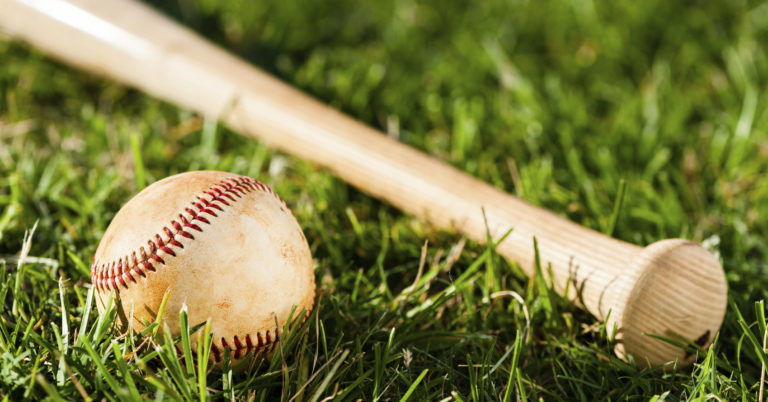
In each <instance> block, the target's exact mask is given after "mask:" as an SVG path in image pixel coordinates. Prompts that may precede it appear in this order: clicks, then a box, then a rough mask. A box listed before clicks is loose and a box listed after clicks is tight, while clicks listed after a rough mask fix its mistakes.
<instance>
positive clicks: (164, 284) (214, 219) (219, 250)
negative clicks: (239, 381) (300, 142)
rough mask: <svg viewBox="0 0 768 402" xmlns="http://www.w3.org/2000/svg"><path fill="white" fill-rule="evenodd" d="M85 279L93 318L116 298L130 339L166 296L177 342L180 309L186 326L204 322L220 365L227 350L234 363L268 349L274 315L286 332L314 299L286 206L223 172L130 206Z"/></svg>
mask: <svg viewBox="0 0 768 402" xmlns="http://www.w3.org/2000/svg"><path fill="white" fill-rule="evenodd" d="M91 281H92V283H93V285H94V286H95V287H96V289H97V295H98V303H97V304H98V308H99V312H100V313H102V314H103V312H104V308H105V305H106V302H107V300H108V298H109V297H110V295H115V297H116V300H115V301H116V305H117V308H118V318H117V319H118V322H119V324H120V325H121V327H122V328H126V327H127V324H128V320H129V318H128V317H130V314H131V311H133V322H132V325H133V329H134V331H135V332H138V331H141V330H142V329H144V328H145V325H144V321H147V322H153V321H154V320H155V317H156V315H157V311H158V308H159V307H160V303H161V301H162V299H163V295H164V294H165V292H166V290H170V291H171V293H170V296H169V299H168V302H167V305H166V310H165V313H164V315H163V320H164V322H165V323H167V324H168V326H169V328H171V332H172V333H173V335H174V336H175V335H178V333H179V311H180V309H181V308H182V306H183V305H186V306H187V308H188V312H189V322H190V326H193V325H196V324H198V323H201V322H205V321H206V320H209V321H210V324H211V332H212V333H213V347H212V348H211V352H212V353H211V356H212V357H213V358H214V360H217V361H218V360H219V359H220V358H221V357H222V355H223V353H224V350H225V348H229V349H230V350H231V356H232V357H233V358H234V359H236V360H237V359H242V358H243V357H245V356H246V355H247V354H248V352H253V353H254V354H260V353H263V352H269V351H271V350H273V349H274V345H275V341H277V339H278V336H279V332H278V328H276V326H275V316H277V321H278V323H279V325H280V326H281V327H282V325H284V323H285V321H286V320H287V319H288V317H289V314H290V312H291V309H292V308H293V307H294V306H296V313H295V314H300V313H301V311H302V310H303V309H306V310H307V311H308V310H310V309H311V308H312V305H313V302H314V297H315V276H314V272H313V263H312V256H311V254H310V251H309V246H308V245H307V241H306V239H305V237H304V234H303V233H302V231H301V228H300V227H299V224H298V223H297V222H296V219H295V218H294V217H293V215H292V214H291V212H290V211H289V209H288V207H287V206H286V205H285V203H284V202H283V201H282V200H281V199H280V197H278V196H277V195H276V194H275V193H274V192H273V191H272V190H271V189H270V188H269V187H267V186H266V185H264V184H263V183H261V182H259V181H258V180H256V179H252V178H249V177H244V176H239V175H235V174H230V173H223V172H209V171H202V172H188V173H182V174H179V175H175V176H171V177H168V178H165V179H163V180H160V181H158V182H156V183H154V184H152V185H151V186H149V187H147V188H146V189H144V190H143V191H141V192H140V193H139V194H137V195H136V196H135V197H133V198H132V199H131V200H130V201H128V203H127V204H125V206H123V208H122V209H120V211H119V212H118V213H117V215H116V216H115V218H114V219H113V220H112V222H111V223H110V225H109V227H108V228H107V231H106V232H105V233H104V237H103V238H102V239H101V242H100V243H99V247H98V249H97V250H96V253H95V254H94V257H93V265H92V267H91ZM113 291H114V292H113ZM199 332H200V331H198V333H199ZM197 336H198V334H197V333H196V334H194V335H193V337H192V341H193V344H196V341H197Z"/></svg>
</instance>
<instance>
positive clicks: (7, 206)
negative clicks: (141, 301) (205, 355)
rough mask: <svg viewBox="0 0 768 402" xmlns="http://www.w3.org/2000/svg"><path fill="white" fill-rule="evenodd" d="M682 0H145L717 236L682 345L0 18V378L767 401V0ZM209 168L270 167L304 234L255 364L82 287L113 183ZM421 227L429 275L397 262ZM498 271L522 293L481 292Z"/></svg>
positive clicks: (325, 395) (285, 396) (489, 155)
mask: <svg viewBox="0 0 768 402" xmlns="http://www.w3.org/2000/svg"><path fill="white" fill-rule="evenodd" d="M157 3H161V2H159V1H158V2H157ZM683 3H684V2H662V1H648V2H614V1H595V2H592V1H579V0H572V1H566V0H548V1H522V0H510V1H504V0H488V1H476V2H469V1H453V2H450V1H449V2H443V1H437V0H394V1H390V2H385V1H352V0H337V1H333V2H301V1H296V0H288V1H286V0H262V1H259V2H248V1H245V0H232V1H223V0H178V1H168V2H164V3H162V4H155V5H156V6H158V7H160V8H161V9H162V10H163V11H164V12H166V13H168V14H169V15H171V16H172V17H173V18H175V19H177V20H179V21H181V22H182V23H183V24H185V25H187V26H189V27H191V28H192V29H194V30H196V31H197V32H199V33H200V34H201V35H204V36H206V37H207V38H209V39H211V40H213V41H215V42H217V43H219V44H220V45H221V46H224V47H226V48H227V49H229V50H231V51H232V52H234V53H236V54H238V55H240V56H242V57H244V58H246V59H247V60H249V61H250V62H252V63H253V64H255V65H257V66H259V67H260V68H263V69H265V70H267V71H269V72H270V73H272V74H274V75H275V76H277V77H279V78H280V79H282V80H284V81H285V82H287V83H290V84H291V85H293V86H295V87H297V88H300V89H302V90H303V91H305V92H307V93H309V94H311V95H312V96H314V97H316V98H318V99H320V100H322V101H323V102H325V103H327V104H330V105H332V106H334V107H336V108H338V109H340V110H342V111H343V112H345V113H347V114H349V115H351V116H353V117H355V118H357V119H359V120H362V121H364V122H366V123H367V124H369V125H371V126H374V127H377V128H379V129H381V130H383V131H390V132H395V133H398V135H399V138H400V140H401V141H403V142H405V143H408V144H410V145H412V146H414V147H416V148H419V149H422V150H424V151H426V152H428V153H429V154H432V155H434V156H436V157H438V158H440V159H442V160H444V161H446V162H448V163H450V164H453V165H454V166H456V167H458V168H460V169H462V170H464V171H466V172H468V173H469V174H471V175H474V176H476V177H478V178H480V179H481V180H484V181H486V182H489V183H491V184H493V185H495V186H497V187H499V188H502V189H504V190H505V191H508V192H510V193H512V194H516V195H518V196H520V197H522V198H524V199H526V200H528V201H530V202H532V203H534V204H537V205H540V206H543V207H545V208H547V209H550V210H552V211H555V212H556V213H558V214H560V215H562V216H565V217H567V218H569V219H571V220H573V221H575V222H577V223H579V224H581V225H584V226H587V227H590V228H593V229H596V230H599V231H602V232H609V233H612V235H613V236H615V237H617V238H620V239H622V240H625V241H628V242H632V243H635V244H638V245H646V244H649V243H651V242H653V241H655V240H659V239H663V238H668V237H684V238H688V239H692V240H694V241H697V242H703V243H704V245H705V246H706V247H707V248H709V249H710V250H712V251H714V252H716V253H717V254H718V255H719V257H720V258H721V260H722V263H723V266H724V268H725V271H726V275H727V278H728V283H729V289H730V290H729V297H730V299H731V304H730V305H729V308H728V311H727V313H726V316H725V322H724V324H723V327H722V330H721V332H720V334H719V336H718V338H717V340H716V343H715V345H714V346H713V347H712V348H711V349H709V351H708V352H703V353H702V354H701V355H700V357H699V358H698V359H697V362H696V364H694V365H693V366H692V367H689V368H677V367H671V368H670V369H669V370H668V371H666V372H663V371H659V370H650V369H646V368H645V366H644V365H643V364H642V362H640V363H638V364H635V363H634V362H629V363H626V362H623V361H620V360H618V359H617V358H616V357H615V356H614V355H613V353H612V349H613V345H612V342H611V340H609V339H608V338H607V337H606V334H605V328H604V327H601V326H600V325H599V324H598V323H597V322H596V321H595V319H594V318H593V317H592V316H590V315H589V314H587V313H585V312H582V311H580V310H578V309H577V308H575V307H573V306H572V305H570V304H569V303H568V302H566V301H565V300H563V299H561V298H560V297H559V296H557V295H556V294H554V293H553V291H552V290H551V287H550V286H549V284H548V283H547V281H545V280H544V279H543V278H541V277H537V278H534V279H533V280H529V279H527V278H526V277H525V276H524V275H523V274H522V272H521V271H520V269H519V268H518V267H516V266H515V264H514V262H511V261H506V260H504V259H502V258H501V257H499V256H498V255H496V254H495V253H494V251H493V249H492V248H489V247H487V246H484V245H480V244H476V243H473V242H471V241H465V239H463V238H462V237H461V235H458V234H455V233H448V232H441V231H436V230H434V229H433V228H431V227H430V226H429V225H427V224H425V223H423V222H420V221H417V220H415V219H414V218H412V217H410V216H408V215H405V214H403V213H401V212H399V211H397V210H396V209H394V208H393V207H391V206H388V205H386V204H384V203H382V202H380V201H378V200H376V199H373V198H371V197H369V196H367V195H366V194H364V193H361V192H360V191H358V190H356V189H354V188H352V187H350V186H348V185H347V184H345V183H344V182H342V181H341V180H339V179H337V178H335V177H334V176H333V175H332V174H330V173H329V172H327V171H324V170H323V169H321V168H319V167H317V166H314V165H312V164H310V163H308V162H305V161H302V160H299V159H296V158H293V157H290V156H288V155H285V154H282V153H279V152H276V151H274V150H272V149H269V148H267V147H266V146H265V145H264V144H260V143H258V142H256V141H253V140H249V139H247V138H245V137H243V136H241V135H239V134H238V133H236V132H233V131H231V130H229V129H227V128H226V127H223V126H220V125H218V124H217V123H216V122H215V121H213V120H211V119H206V118H205V117H204V116H198V115H195V114H193V113H191V112H189V111H187V110H182V109H178V108H177V107H175V106H173V105H169V104H166V103H164V102H161V101H159V100H157V99H153V98H151V97H148V96H146V95H144V94H142V93H140V92H138V91H135V90H132V89H129V88H126V87H123V86H121V85H118V84H115V83H113V82H111V81H109V80H106V79H103V78H100V77H97V76H93V75H90V74H87V73H83V72H80V71H77V70H74V69H72V68H70V67H68V66H65V65H62V64H60V63H57V62H55V61H52V60H51V59H49V58H47V57H46V56H45V55H44V54H41V53H39V52H38V51H36V50H33V49H30V48H28V47H26V46H24V45H22V44H19V43H14V42H11V41H9V40H8V38H5V39H0V95H2V96H0V396H2V397H3V398H4V400H20V399H30V400H40V399H44V398H49V399H52V400H60V399H67V400H77V399H91V400H105V399H106V400H132V399H140V398H146V399H172V400H175V399H201V400H202V399H209V398H210V399H234V400H258V401H273V400H285V401H313V402H314V401H321V400H330V399H331V398H335V399H339V400H364V401H375V400H382V401H385V400H411V401H426V400H432V401H437V400H455V401H470V400H472V401H481V400H482V401H486V400H583V401H596V400H707V399H713V400H723V401H725V400H729V401H736V400H744V401H749V400H760V398H761V395H760V389H761V388H760V382H761V374H762V371H763V367H764V366H763V364H764V363H765V362H766V360H767V359H768V354H766V352H765V348H764V344H765V334H766V319H765V308H764V305H763V303H762V300H763V299H764V298H766V296H767V295H768V290H766V285H768V179H766V177H765V176H766V174H768V112H767V111H768V107H767V106H768V103H767V100H768V89H766V88H768V48H767V47H766V44H767V43H768V3H765V2H762V3H761V2H757V1H747V0H744V1H729V2H696V3H695V7H690V8H688V7H685V6H683V5H682V4H683ZM0 12H1V11H0ZM196 169H216V170H225V171H231V172H235V173H239V174H245V175H250V176H253V177H256V178H258V179H260V180H262V181H264V182H265V183H267V184H268V185H270V186H272V187H273V188H274V189H275V190H276V191H277V192H278V193H279V194H280V195H281V196H282V197H283V198H284V199H285V200H286V201H287V202H288V204H289V205H290V206H291V207H292V209H293V211H294V214H295V215H296V217H297V219H298V220H299V222H300V223H301V225H302V227H303V229H304V231H305V234H306V236H307V238H308V240H309V243H310V247H311V249H312V252H313V255H314V258H315V261H316V271H315V274H316V278H317V283H318V298H317V304H316V309H315V310H314V312H313V315H312V317H311V319H310V320H309V321H308V323H309V324H308V325H306V326H304V327H303V328H302V330H301V331H294V332H293V333H291V334H290V335H288V336H286V337H285V338H284V342H283V343H282V345H283V352H284V353H283V356H284V357H283V358H280V357H277V358H275V359H273V360H272V361H271V362H269V361H267V362H262V363H261V364H260V365H259V366H258V367H256V368H255V369H253V370H251V371H248V372H235V371H233V370H231V369H228V368H225V370H223V371H208V372H205V371H202V372H201V371H199V370H198V369H197V368H195V367H194V366H191V365H187V363H191V360H190V359H186V360H179V359H178V357H177V356H176V353H177V352H176V351H175V349H174V348H173V347H172V346H171V345H172V341H169V340H167V339H164V337H163V336H162V331H159V332H157V334H156V336H155V337H154V338H152V342H150V343H146V342H142V339H141V338H139V337H121V336H120V334H119V333H116V332H114V331H110V324H111V322H112V321H111V320H112V318H111V317H102V318H100V317H99V316H98V314H97V311H96V309H95V307H94V304H93V303H92V292H91V290H90V287H89V285H90V284H89V280H90V279H89V264H90V261H91V257H92V255H93V252H94V250H95V249H96V245H97V243H98V241H99V239H100V236H101V235H102V234H103V233H104V230H105V229H106V227H107V225H108V224H109V222H110V219H111V218H112V217H113V216H114V214H115V213H116V212H117V210H118V209H119V208H120V206H121V205H122V204H123V203H124V202H125V201H127V199H128V198H129V197H130V196H131V195H133V194H135V193H136V192H137V191H138V190H140V189H141V188H142V187H144V186H145V185H146V184H148V183H151V182H153V181H155V180H158V179H160V178H163V177H165V176H168V175H171V174H174V173H178V172H183V171H187V170H196ZM622 188H625V197H624V200H623V203H621V205H620V206H621V208H620V209H619V213H618V215H614V214H613V211H614V207H615V205H616V204H617V199H618V198H619V196H618V195H619V192H620V190H621V189H622ZM614 217H616V218H615V219H614ZM35 225H36V229H34V232H33V228H35ZM25 234H26V235H25ZM25 239H26V240H25ZM425 241H426V242H428V246H427V248H426V254H425V268H424V271H425V275H424V278H425V279H423V280H421V281H420V282H419V283H418V285H417V286H416V287H409V286H410V285H411V284H412V283H413V282H414V280H415V279H416V274H417V271H418V267H419V262H420V258H421V256H422V246H423V245H424V243H425ZM20 256H27V257H28V258H27V259H26V262H24V263H23V264H20V263H19V261H20ZM488 272H491V273H493V275H495V276H496V277H495V278H492V279H493V280H491V281H489V280H488ZM504 290H510V291H513V292H516V293H518V294H519V295H521V296H522V299H521V300H520V301H518V300H516V299H515V298H513V297H509V296H505V297H498V298H491V297H490V295H491V294H493V293H494V292H499V291H504ZM700 297H702V298H705V297H707V295H701V296H700ZM521 301H522V302H524V303H521ZM526 312H528V313H529V314H530V318H527V317H526V314H525V313H526ZM177 313H178V312H167V314H177ZM154 329H157V327H155V328H154ZM278 356H280V354H278ZM401 398H402V399H401Z"/></svg>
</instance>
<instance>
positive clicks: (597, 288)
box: [0, 0, 727, 365]
mask: <svg viewBox="0 0 768 402" xmlns="http://www.w3.org/2000/svg"><path fill="white" fill-rule="evenodd" d="M0 29H2V30H4V31H5V32H7V33H9V34H11V35H12V36H15V37H17V38H20V39H22V40H24V41H26V42H28V43H30V44H32V45H35V46H37V47H38V48H40V49H43V50H44V51H46V52H48V53H49V54H51V55H53V56H55V57H56V58H59V59H61V60H64V61H66V62H68V63H71V64H74V65H76V66H79V67H80V68H84V69H86V70H89V71H93V72H96V73H99V74H102V75H106V76H108V77H111V78H113V79H115V80H118V81H121V82H123V83H126V84H128V85H131V86H134V87H137V88H139V89H141V90H143V91H146V92H148V93H150V94H153V95H155V96H157V97H159V98H161V99H165V100H167V101H170V102H173V103H176V104H178V105H180V106H182V107H185V108H189V109H192V110H194V111H197V112H199V113H202V114H205V115H209V116H216V117H218V118H219V119H220V120H221V121H222V122H224V123H226V124H227V125H229V126H230V127H232V128H233V129H235V130H237V131H239V132H241V133H244V134H246V135H251V136H254V137H256V138H259V139H261V140H263V141H265V142H267V143H268V144H270V145H271V146H274V147H276V148H278V149H281V150H284V151H286V152H288V153H291V154H294V155H297V156H299V157H301V158H304V159H307V160H310V161H313V162H316V163H318V164H320V165H322V166H325V167H327V168H329V169H331V170H332V171H333V172H334V173H335V174H336V175H338V176H339V177H341V178H343V179H344V180H346V181H347V182H349V183H350V184H352V185H354V186H356V187H358V188H360V189H361V190H363V191H365V192H367V193H369V194H371V195H373V196H376V197H378V198H381V199H383V200H386V201H387V202H389V203H391V204H393V205H395V206H397V207H398V208H400V209H402V210H404V211H406V212H408V213H410V214H413V215H415V216H417V217H419V218H422V219H425V220H427V221H429V222H431V223H432V224H434V225H436V226H438V227H441V228H447V229H453V230H458V231H460V232H461V233H464V234H465V235H466V236H468V237H469V238H471V239H474V240H476V241H480V242H483V241H485V239H486V235H487V230H489V231H490V235H491V236H493V237H494V238H499V237H500V236H501V235H502V234H503V233H505V232H507V231H508V230H509V229H513V230H512V232H511V234H510V235H509V236H508V237H507V238H506V240H504V241H503V242H501V243H500V244H499V245H498V247H497V250H498V252H499V253H500V254H502V255H503V256H505V257H506V258H508V259H510V260H512V261H516V262H518V263H519V264H520V266H521V267H522V268H523V269H524V270H525V271H526V272H527V273H528V274H533V271H534V248H533V240H532V239H533V238H534V237H536V239H537V240H538V246H539V251H540V257H541V262H542V264H551V269H552V279H553V282H554V284H555V287H556V289H557V290H558V291H559V292H561V294H563V293H567V295H568V297H569V298H571V299H572V300H573V301H574V302H576V303H578V304H579V305H581V306H582V307H583V308H585V309H586V310H587V311H589V312H590V313H592V314H593V315H595V316H596V317H597V318H598V319H600V320H607V324H608V328H609V330H612V329H613V328H617V329H618V332H615V335H616V338H617V339H618V340H619V342H618V346H617V347H616V352H617V354H618V355H619V356H620V357H626V355H627V354H631V355H633V356H634V357H635V359H637V360H638V361H641V362H647V363H649V364H651V365H656V364H660V363H664V362H668V361H671V360H675V359H677V360H678V361H679V363H682V364H686V363H689V362H691V361H692V359H693V358H694V357H693V356H691V355H690V354H686V352H685V351H684V350H682V349H681V348H679V347H677V346H674V345H672V344H670V343H667V342H664V341H662V340H659V339H657V338H656V337H652V336H648V334H656V335H661V336H664V337H669V338H676V337H682V338H685V339H688V340H691V341H693V342H696V343H698V344H700V345H701V346H706V345H708V344H710V342H711V341H712V339H713V337H714V335H715V333H716V332H717V331H718V329H719V328H720V325H721V323H722V320H723V316H724V314H725V307H726V292H727V289H726V281H725V277H724V274H723V269H722V267H721V266H720V263H719V262H718V260H717V259H716V258H715V257H714V256H713V255H712V254H710V253H709V252H707V251H706V250H705V249H704V248H702V247H700V246H699V245H697V244H695V243H692V242H689V241H686V240H682V239H670V240H662V241H659V242H656V243H653V244H651V245H649V246H647V247H645V248H640V247H637V246H635V245H631V244H628V243H624V242H621V241H619V240H616V239H612V238H610V237H607V236H605V235H603V234H600V233H598V232H595V231H593V230H590V229H587V228H584V227H581V226H579V225H577V224H575V223H572V222H570V221H568V220H565V219H563V218H561V217H560V216H557V215H555V214H553V213H551V212H548V211H546V210H543V209H541V208H538V207H536V206H533V205H531V204H529V203H527V202H525V201H522V200H520V199H518V198H516V197H514V196H512V195H509V194H506V193H504V192H502V191H500V190H499V189H497V188H495V187H493V186H490V185H488V184H486V183H482V182H480V181H478V180H477V179H474V178H472V177H470V176H469V175H467V174H465V173H462V172H460V171H459V170H457V169H455V168H453V167H451V166H449V165H447V164H445V163H442V162H440V161H438V160H436V159H434V158H431V157H429V156H427V155H426V154H424V153H422V152H420V151H417V150H415V149H413V148H410V147H408V146H406V145H404V144H402V143H400V142H398V141H395V140H393V139H391V138H388V137H387V136H385V135H382V134H381V133H379V132H377V131H375V130H373V129H371V128H369V127H367V126H365V125H363V124H361V123H359V122H357V121H355V120H353V119H351V118H349V117H347V116H345V115H343V114H341V113H339V112H337V111H336V110H333V109H331V108H330V107H328V106H325V105H323V104H321V103H319V102H317V101H315V100H313V99H311V98H310V97H308V96H307V95H304V94H302V93H301V92H299V91H297V90H295V89H293V88H291V87H289V86H288V85H286V84H283V83H281V82H279V81H278V80H276V79H274V78H272V77H270V76H269V75H267V74H265V73H263V72H261V71H259V70H258V69H256V68H254V67H253V66H251V65H249V64H248V63H246V62H244V61H243V60H241V59H239V58H237V57H235V56H233V55H231V54H229V53H227V52H225V51H223V50H221V49H219V48H217V47H216V46H214V45H212V44H210V43H209V42H207V41H206V40H204V39H202V38H201V37H199V36H197V35H196V34H195V33H193V32H191V31H190V30H188V29H186V28H184V27H182V26H180V25H178V24H176V23H174V22H172V21H170V20H169V19H167V18H166V17H164V16H162V15H160V14H159V13H157V12H155V11H153V10H152V9H150V8H148V7H147V6H144V5H142V4H140V3H138V2H134V1H130V0H111V1H104V0H68V1H65V0H0ZM483 211H484V213H485V215H486V217H487V224H488V227H487V230H486V225H485V221H484V217H483ZM566 289H568V290H567V292H566ZM609 312H610V314H609Z"/></svg>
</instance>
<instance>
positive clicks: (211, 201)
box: [91, 176, 285, 291]
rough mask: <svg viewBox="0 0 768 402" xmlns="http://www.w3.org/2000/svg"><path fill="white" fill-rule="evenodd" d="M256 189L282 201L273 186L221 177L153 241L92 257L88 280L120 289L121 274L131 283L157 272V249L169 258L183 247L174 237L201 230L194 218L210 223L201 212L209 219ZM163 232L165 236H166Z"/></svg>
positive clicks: (162, 261)
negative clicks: (113, 257) (118, 254)
mask: <svg viewBox="0 0 768 402" xmlns="http://www.w3.org/2000/svg"><path fill="white" fill-rule="evenodd" d="M257 190H261V191H263V192H266V193H269V194H271V195H273V196H274V197H276V198H277V199H278V200H279V201H280V202H281V203H283V204H285V202H284V201H283V200H282V199H281V198H280V197H279V196H277V194H275V192H274V191H272V189H270V188H269V187H268V186H266V185H265V184H263V183H261V182H260V181H258V180H256V179H253V178H250V177H244V176H243V177H231V178H227V179H224V180H222V181H220V182H219V183H216V184H214V185H212V186H211V187H209V188H208V189H206V190H204V191H203V193H202V195H199V196H196V197H195V200H194V201H192V202H191V203H190V206H189V207H185V208H184V211H183V212H186V214H187V215H185V214H184V213H180V214H179V215H178V218H177V219H173V220H171V222H170V227H168V226H164V227H163V228H162V229H161V230H160V232H159V233H157V234H155V235H154V236H153V239H152V240H148V241H147V243H146V245H144V246H140V247H139V248H138V250H134V251H132V252H131V253H130V255H128V256H125V257H123V258H120V259H118V260H117V261H110V262H107V263H99V262H98V261H96V256H94V260H93V265H91V282H93V284H94V285H95V286H96V287H97V288H98V289H99V290H102V291H111V290H113V289H118V288H119V286H118V282H119V285H123V287H125V288H127V287H128V282H129V281H128V280H126V279H125V278H124V275H128V277H129V278H130V280H131V281H133V282H136V278H135V276H136V275H140V276H141V277H143V278H146V277H147V272H150V271H151V272H155V271H157V266H156V265H157V264H162V265H164V264H165V259H164V258H163V257H161V256H160V255H159V254H158V253H159V252H160V251H162V252H163V254H164V257H165V258H168V257H169V256H170V257H175V256H176V253H177V251H176V250H174V248H175V249H182V248H184V245H183V244H182V243H181V242H180V241H179V240H177V238H176V236H181V237H184V238H186V239H190V240H194V239H195V236H194V235H193V234H192V233H191V231H192V230H194V231H197V232H202V231H203V229H202V228H201V227H200V226H199V225H198V224H196V223H195V222H194V221H198V222H202V223H205V224H210V223H211V220H210V219H209V218H206V217H204V216H202V215H201V214H203V213H204V214H206V215H208V216H210V217H212V218H215V217H218V215H217V214H216V212H215V210H218V211H220V212H224V210H225V209H224V207H229V206H231V202H232V201H237V199H238V198H242V196H243V195H245V194H247V193H249V192H252V191H257ZM162 235H165V238H163V236H162Z"/></svg>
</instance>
